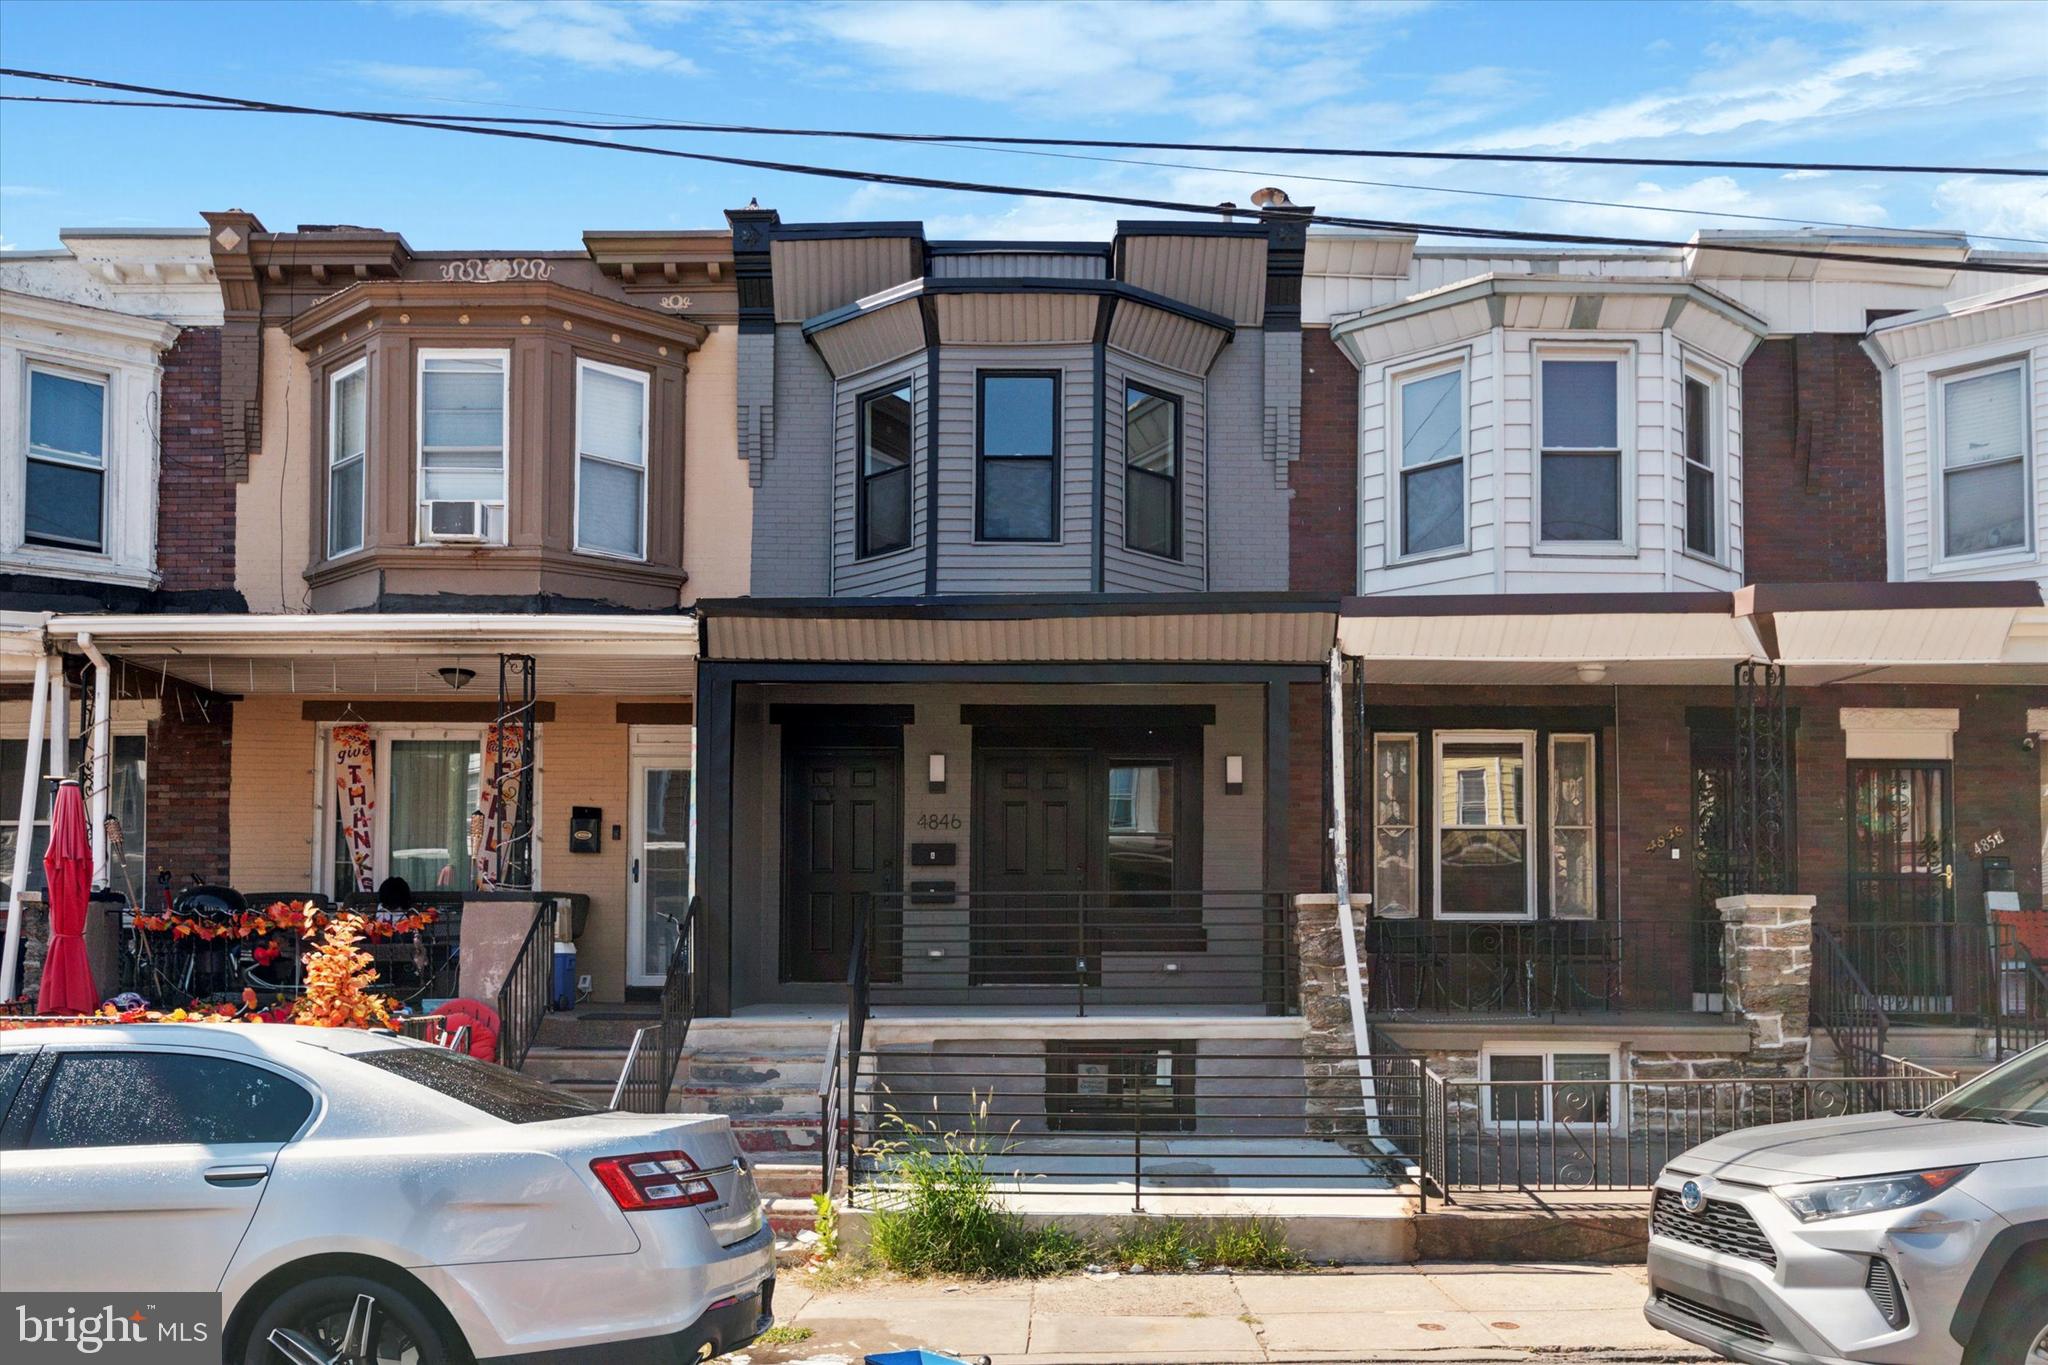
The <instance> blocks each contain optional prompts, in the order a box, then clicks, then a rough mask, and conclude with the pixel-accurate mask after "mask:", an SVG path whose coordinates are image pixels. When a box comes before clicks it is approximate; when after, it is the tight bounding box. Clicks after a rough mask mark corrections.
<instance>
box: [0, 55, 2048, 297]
mask: <svg viewBox="0 0 2048 1365" xmlns="http://www.w3.org/2000/svg"><path fill="white" fill-rule="evenodd" d="M0 76H17V77H22V78H25V79H29V80H41V81H50V82H54V83H57V84H63V85H80V86H86V87H89V88H92V89H100V90H118V91H122V92H125V93H128V94H141V95H155V96H161V97H165V98H169V99H179V100H201V101H205V102H207V103H208V104H210V105H219V106H223V107H227V108H230V109H232V110H236V111H240V112H251V113H271V114H296V115H309V116H315V117H322V118H336V119H347V120H351V121H355V122H363V123H378V124H385V125H388V126H391V127H398V128H433V129H438V130H441V131H443V132H452V133H465V134H468V135H470V136H473V137H499V138H511V139H516V140H519V141H526V142H542V143H550V144H556V145H561V146H571V147H593V148H597V149H599V150H602V151H613V152H630V153H634V154H637V155H642V156H659V157H666V158H671V159H675V160H680V161H692V162H701V163H708V164H711V165H722V166H739V167H743V168H746V169H750V170H764V171H775V172H780V173H783V174H789V175H806V176H815V177H820V178H824V179H831V180H843V181H852V182H855V183H859V184H869V185H894V186H900V187H904V188H909V189H928V190H944V191H950V192H957V193H966V194H991V195H1002V196H1007V197H1012V198H1032V199H1055V200H1063V201H1068V202H1075V203H1090V204H1111V205H1119V206H1124V207H1131V208H1143V209H1152V210H1156V211H1159V212H1164V213H1193V214H1202V215H1206V216H1210V217H1224V218H1241V217H1245V216H1248V215H1247V214H1246V212H1245V211H1244V210H1241V209H1237V208H1234V207H1227V206H1224V205H1220V204H1194V203H1184V202H1181V201H1178V200H1172V199H1150V198H1143V197H1139V196H1135V195H1116V194H1101V193H1096V192H1093V191H1088V190H1066V189H1047V188H1034V187H1029V186H1019V185H1001V184H987V183H983V182H979V181H970V180H945V179H939V178H936V177H932V176H917V175H898V174H894V173H892V172H885V171H862V170H853V169H849V168H846V167H839V166H814V165H808V164H805V163H802V162H788V161H769V160H764V159H760V158H755V157H734V156H721V155H718V154H716V153H712V152H688V151H681V150H678V149H676V148H672V147H652V146H648V145H646V144H643V143H632V142H608V141H604V140H602V139H598V138H587V137H572V136H569V135H567V134H562V133H543V132H535V131H530V130H528V129H524V128H504V127H491V126H480V125H476V124H471V123H462V122H449V121H447V120H444V119H427V118H412V117H401V116H395V115H391V114H380V113H374V112H369V111H365V110H353V109H326V108H321V107H318V106H315V105H299V104H282V103H278V102H275V101H270V100H253V99H243V98H240V97H236V96H227V95H208V94H204V93H200V92H194V91H189V90H175V89H167V88H163V87H158V86H146V85H135V84H131V83H128V82H123V81H106V80H98V79H94V78H90V77H84V76H62V75H53V74H50V73H46V72H38V71H25V70H20V69H17V68H12V67H4V68H0ZM1300 221H1302V222H1305V223H1319V224H1323V225H1326V226H1330V227H1345V228H1357V229H1362V230H1365V231H1372V232H1400V233H1417V234H1421V233H1428V234H1432V235H1437V236H1448V237H1464V238H1471V239H1475V240H1490V241H1500V240H1507V241H1529V242H1551V243H1558V244H1561V245H1572V246H1626V247H1659V248H1666V249H1673V250H1682V249H1685V248H1687V247H1689V246H1690V245H1691V244H1690V243H1687V242H1679V241H1673V240H1670V239H1667V238H1655V237H1622V236H1610V235H1599V234H1591V233H1566V232H1529V231H1509V230H1503V229H1499V228H1474V227H1465V226H1462V225H1459V224H1450V223H1419V222H1409V221H1405V220H1399V219H1376V218H1357V217H1350V216H1345V215H1339V214H1319V213H1305V214H1302V215H1301V216H1300ZM1715 249H1716V250H1723V251H1729V252H1735V253H1740V254H1746V255H1763V256H1782V257H1793V258H1800V259H1812V260H1828V261H1836V262H1858V263H1866V264H1871V265H1886V266H1892V267H1898V266H1901V265H1911V264H1913V263H1912V262H1905V261H1901V260H1899V259H1898V258H1897V257H1892V256H1878V255H1872V254H1863V253H1856V252H1832V251H1810V250H1804V249H1801V248H1797V247H1779V246H1765V245H1759V244H1752V243H1739V244H1738V243H1716V244H1715ZM1935 268H1938V269H1952V268H1953V266H1952V264H1951V263H1949V262H1940V263H1938V264H1936V265H1935ZM1971 268H1972V269H1973V270H1979V271H1984V272H1988V273H1994V274H2010V275H2048V266H2031V265H2020V264H2016V263H2006V262H1992V261H1982V262H1973V263H1972V264H1971Z"/></svg>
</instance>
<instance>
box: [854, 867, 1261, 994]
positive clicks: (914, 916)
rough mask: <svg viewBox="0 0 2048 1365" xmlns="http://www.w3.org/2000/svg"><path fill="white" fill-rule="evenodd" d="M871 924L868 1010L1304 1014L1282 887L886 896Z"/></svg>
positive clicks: (868, 919) (872, 911) (867, 920)
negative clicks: (1179, 1009)
mask: <svg viewBox="0 0 2048 1365" xmlns="http://www.w3.org/2000/svg"><path fill="white" fill-rule="evenodd" d="M864 925H865V928H866V933H865V934H864V935H862V936H861V942H862V943H863V944H864V950H865V953H866V958H865V967H866V973H865V981H864V983H863V987H862V988H863V990H864V992H865V995H866V999H867V1002H868V1004H869V1006H870V1007H871V1008H873V1009H888V1008H891V1007H901V1006H934V1007H963V1006H965V1007H1002V1008H1026V1009H1047V1010H1056V1011H1060V1012H1065V1013H1074V1014H1086V1013H1088V1012H1089V1011H1090V1010H1093V1009H1103V1008H1137V1009H1144V1008H1151V1007H1193V1008H1201V1009H1205V1010H1208V1009H1242V1010H1244V1011H1247V1012H1253V1013H1266V1014H1290V1013H1293V1012H1294V1011H1295V1009H1296V1008H1297V1002H1296V995H1297V974H1296V967H1295V964H1296V960H1297V954H1296V950H1295V943H1294V907H1293V897H1292V896H1291V895H1290V894H1289V893H1287V892H1281V891H1213V890H1186V891H1116V892H974V893H960V894H951V893H943V894H935V893H928V892H927V893H920V892H908V893H890V894H888V895H880V896H876V897H875V898H874V902H873V904H872V905H871V906H870V907H869V909H868V911H867V914H866V916H865V917H864Z"/></svg>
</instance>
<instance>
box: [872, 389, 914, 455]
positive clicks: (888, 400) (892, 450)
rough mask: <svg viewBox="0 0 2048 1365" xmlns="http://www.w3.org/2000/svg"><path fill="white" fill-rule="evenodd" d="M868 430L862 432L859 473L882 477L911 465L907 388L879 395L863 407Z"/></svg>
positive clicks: (908, 390)
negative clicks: (880, 475)
mask: <svg viewBox="0 0 2048 1365" xmlns="http://www.w3.org/2000/svg"><path fill="white" fill-rule="evenodd" d="M862 411H863V413H864V414H865V417H864V420H865V421H866V424H867V429H866V430H865V431H864V432H863V433H862V445H861V450H862V464H861V472H862V473H865V474H882V473H886V472H888V471H889V470H892V469H902V468H905V467H907V466H908V465H909V464H910V452H911V438H910V423H911V405H910V386H909V385H907V384H906V385H905V386H904V387H902V388H900V389H897V390H895V391H893V392H891V393H884V394H878V395H876V396H875V397H873V398H870V399H868V400H867V402H866V403H864V404H862Z"/></svg>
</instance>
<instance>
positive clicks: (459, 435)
mask: <svg viewBox="0 0 2048 1365" xmlns="http://www.w3.org/2000/svg"><path fill="white" fill-rule="evenodd" d="M420 381H421V386H422V397H421V407H422V411H423V412H424V415H425V416H424V422H423V427H424V440H425V443H426V444H427V445H430V446H488V447H491V448H493V449H496V448H497V446H498V445H499V444H500V443H501V442H502V441H503V440H504V438H505V424H504V417H505V408H504V403H505V383H504V372H503V370H502V369H501V368H500V366H499V363H498V362H497V361H495V360H428V361H427V362H426V371H425V373H423V374H422V375H421V376H420Z"/></svg>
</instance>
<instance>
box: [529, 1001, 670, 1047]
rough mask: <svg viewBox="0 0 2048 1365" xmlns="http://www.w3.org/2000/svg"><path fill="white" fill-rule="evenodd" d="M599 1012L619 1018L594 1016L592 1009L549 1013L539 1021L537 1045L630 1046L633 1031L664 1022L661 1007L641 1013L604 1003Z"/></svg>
mask: <svg viewBox="0 0 2048 1365" xmlns="http://www.w3.org/2000/svg"><path fill="white" fill-rule="evenodd" d="M599 1012H600V1013H603V1014H606V1015H617V1016H623V1017H617V1018H603V1019H599V1018H592V1017H590V1012H589V1011H583V1012H575V1013H561V1014H549V1015H547V1016H545V1017H543V1018H542V1019H541V1021H540V1031H539V1032H538V1033H536V1034H535V1035H534V1046H536V1047H621V1048H622V1047H629V1046H631V1045H632V1042H633V1035H634V1034H636V1033H638V1032H639V1031H640V1030H641V1029H643V1028H646V1027H648V1026H649V1025H651V1024H658V1023H660V1022H661V1012H660V1011H659V1010H649V1011H648V1012H647V1013H645V1014H642V1013H640V1012H639V1011H638V1010H634V1009H630V1008H628V1007H625V1006H620V1005H608V1006H605V1007H603V1009H602V1010H600V1011H599Z"/></svg>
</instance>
